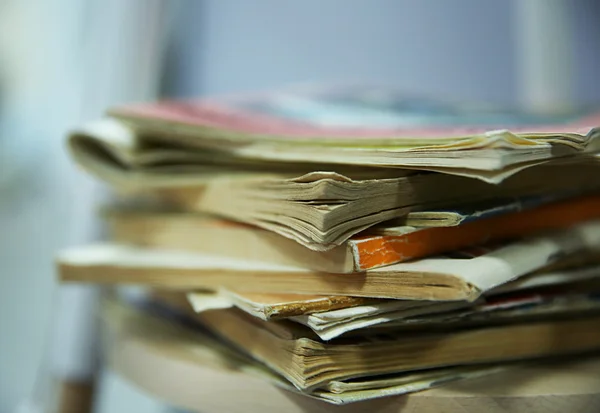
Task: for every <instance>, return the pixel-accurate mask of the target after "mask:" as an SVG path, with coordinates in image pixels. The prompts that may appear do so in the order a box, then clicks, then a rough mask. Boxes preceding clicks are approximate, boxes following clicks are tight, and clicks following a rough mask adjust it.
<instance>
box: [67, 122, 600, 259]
mask: <svg viewBox="0 0 600 413" xmlns="http://www.w3.org/2000/svg"><path fill="white" fill-rule="evenodd" d="M108 129H109V130H111V131H112V130H113V129H114V128H108ZM117 129H118V128H117ZM111 133H114V135H115V137H113V138H110V139H105V138H104V136H105V135H104V134H100V135H101V136H97V135H96V134H95V133H92V132H90V131H88V130H86V131H82V132H78V133H74V134H73V135H72V137H71V138H70V141H69V142H70V143H69V145H70V148H71V153H72V156H73V158H74V160H75V161H76V162H77V163H78V164H79V165H80V166H81V167H83V168H84V169H86V170H87V171H89V172H90V173H92V174H93V175H95V176H97V177H99V178H100V179H102V180H104V181H106V182H108V183H110V184H111V185H113V186H114V187H115V188H117V189H118V190H119V191H121V192H124V193H130V194H131V193H136V194H137V195H138V196H142V194H144V195H147V196H152V197H157V198H158V199H159V200H160V201H161V202H162V203H166V204H168V205H170V206H171V207H173V208H178V209H182V210H186V211H195V212H206V213H211V214H215V215H219V216H222V217H225V218H228V219H231V220H234V221H238V222H243V223H248V224H252V225H254V226H258V227H261V228H264V229H267V230H269V231H273V232H275V233H278V234H280V235H282V236H284V237H287V238H290V239H292V240H294V241H296V242H299V243H300V244H302V245H304V246H306V247H308V248H310V249H314V250H318V251H324V250H328V249H332V248H334V247H335V246H337V245H341V244H342V243H343V242H344V241H346V240H347V239H348V238H350V237H351V236H352V235H354V234H357V233H359V232H360V231H362V230H364V229H366V228H369V227H371V226H373V225H375V224H378V223H381V222H384V221H387V220H390V219H393V218H399V217H403V216H405V215H406V214H407V213H409V212H411V211H422V210H431V209H435V208H440V207H454V206H456V205H459V204H465V203H476V202H482V201H490V200H494V199H498V198H507V197H516V196H533V195H548V194H555V193H564V192H567V191H572V193H579V194H582V193H589V192H590V191H597V190H598V189H599V187H600V184H598V183H597V182H596V180H585V179H580V177H581V176H595V175H599V174H600V162H599V159H598V158H597V157H596V156H591V155H590V156H587V155H586V156H581V157H572V156H569V157H565V158H560V159H558V160H555V161H553V162H550V163H548V164H547V165H543V166H540V167H536V168H530V169H528V170H525V171H523V172H522V173H519V174H517V175H516V176H514V177H512V178H508V179H506V180H504V181H503V182H502V183H500V184H498V185H494V184H489V183H485V182H482V181H480V180H474V179H469V178H464V177H457V176H452V175H446V174H438V173H422V172H414V171H413V172H407V171H406V170H402V169H390V168H387V169H385V168H370V169H368V168H367V169H365V168H362V169H348V168H342V167H337V166H335V165H334V166H332V165H329V167H328V166H327V165H313V166H312V167H311V166H306V165H304V166H302V165H301V166H296V168H295V169H294V168H291V170H290V168H289V167H288V169H287V170H286V169H285V168H284V169H283V170H282V169H277V168H276V167H274V166H273V165H268V164H267V165H265V164H259V166H258V167H254V168H252V167H250V166H247V165H244V164H243V162H242V163H241V164H239V163H236V162H238V160H237V159H234V160H233V161H231V162H229V163H227V162H225V163H223V162H221V161H219V160H218V159H219V155H218V154H216V155H215V154H213V153H210V152H209V153H207V154H204V156H205V157H206V158H208V159H212V161H206V160H203V161H201V162H199V163H198V162H196V163H194V162H191V161H180V162H178V161H176V160H173V159H170V158H169V156H170V154H171V152H172V149H169V150H167V151H166V155H165V154H164V147H163V145H156V144H147V145H144V144H143V143H139V142H137V141H136V140H135V136H134V135H131V134H129V135H128V134H127V133H126V131H120V132H119V131H117V132H114V131H113V132H111ZM108 135H110V133H109V134H108ZM544 145H547V143H546V144H544ZM155 151H158V153H155ZM185 156H186V157H189V156H193V154H191V153H190V152H189V151H186V152H185ZM415 156H416V155H415ZM461 162H463V161H461ZM261 165H262V166H261Z"/></svg>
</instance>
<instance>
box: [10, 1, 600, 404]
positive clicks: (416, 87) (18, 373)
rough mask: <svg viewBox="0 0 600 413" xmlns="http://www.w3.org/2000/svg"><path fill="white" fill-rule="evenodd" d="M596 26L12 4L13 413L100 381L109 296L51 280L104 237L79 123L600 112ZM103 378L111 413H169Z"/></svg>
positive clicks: (543, 12) (221, 4) (557, 4)
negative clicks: (271, 99) (382, 102)
mask: <svg viewBox="0 0 600 413" xmlns="http://www.w3.org/2000/svg"><path fill="white" fill-rule="evenodd" d="M599 17H600V2H597V1H595V0H512V1H495V0H453V1H444V0H345V1H344V0H328V1H322V0H321V1H319V0H305V1H303V2H294V1H291V0H288V1H281V0H246V1H238V0H197V1H187V2H186V1H163V0H129V1H122V0H104V1H102V2H98V1H91V0H48V1H44V2H39V1H34V0H0V271H1V272H0V412H13V411H14V412H16V411H19V412H31V411H36V406H37V405H41V404H43V403H44V400H46V398H47V397H48V394H50V393H51V392H52V387H51V386H50V384H48V383H49V379H50V378H52V377H58V378H62V379H65V380H67V379H68V380H87V379H88V378H89V377H91V376H92V375H94V374H95V372H96V368H97V360H96V356H95V352H94V342H95V340H96V337H95V335H94V303H95V300H96V298H97V294H98V292H97V291H95V290H94V289H92V288H89V287H84V286H67V287H60V288H59V287H58V286H57V283H56V281H55V277H54V274H53V256H54V254H55V252H56V251H57V250H58V249H59V248H61V247H64V246H67V245H73V244H77V243H81V242H83V241H88V240H92V239H96V238H100V237H101V236H102V229H101V225H100V224H99V223H98V222H97V221H96V219H95V216H94V214H95V208H96V205H97V204H98V203H99V202H101V201H102V198H103V197H104V194H103V188H102V187H101V186H99V185H97V184H95V183H92V181H91V180H89V179H88V178H87V177H86V176H85V175H83V174H82V173H80V172H79V171H77V170H76V169H75V168H74V167H73V166H72V165H71V164H70V163H69V162H68V157H67V154H66V153H65V148H64V145H63V142H64V138H65V135H66V133H67V132H68V130H69V128H70V127H73V126H74V125H77V124H80V123H81V122H85V121H88V120H93V119H95V118H97V117H99V116H101V114H102V112H103V110H104V109H105V108H106V107H107V106H110V105H113V104H116V103H121V102H128V101H139V100H148V99H156V98H159V97H165V96H167V97H191V96H201V95H207V94H218V93H229V92H241V91H253V90H262V89H270V88H277V87H281V86H285V85H288V84H294V83H304V82H314V83H327V82H340V81H352V82H368V83H377V84H383V85H390V86H393V87H395V88H397V89H400V90H403V91H406V92H407V93H410V94H420V95H425V96H427V97H440V98H451V99H452V100H464V101H469V102H484V103H493V104H498V105H502V106H508V107H526V108H528V109H546V108H547V106H549V105H550V106H552V105H556V106H564V105H574V106H577V105H588V104H600V82H599V81H598V73H599V69H600V26H599V25H598V24H597V22H598V18H599ZM99 377H100V380H99V390H100V392H99V397H98V399H97V400H96V408H95V410H96V411H97V412H117V411H145V412H166V411H170V410H168V407H167V406H163V405H161V404H160V403H159V402H158V401H155V400H152V399H151V398H150V397H148V396H146V395H143V394H141V393H140V392H138V391H137V390H136V389H133V388H130V387H128V385H127V384H125V383H124V382H122V381H120V380H119V379H118V378H117V377H114V376H112V375H111V374H110V372H103V371H100V373H99ZM36 403H37V404H36ZM37 411H42V410H37Z"/></svg>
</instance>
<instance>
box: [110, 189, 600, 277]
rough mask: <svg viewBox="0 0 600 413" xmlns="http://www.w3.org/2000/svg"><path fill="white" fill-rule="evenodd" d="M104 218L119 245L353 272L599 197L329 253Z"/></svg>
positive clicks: (151, 216) (501, 235)
mask: <svg viewBox="0 0 600 413" xmlns="http://www.w3.org/2000/svg"><path fill="white" fill-rule="evenodd" d="M411 215H412V214H409V218H410V216H411ZM104 216H105V218H106V221H107V222H108V224H109V228H110V232H111V237H112V239H113V240H114V241H115V242H118V243H123V244H131V245H136V246H148V247H158V248H167V249H175V250H183V251H195V252H200V253H204V254H216V255H220V256H226V257H231V258H238V259H249V260H257V261H264V262H269V263H274V264H282V265H292V266H299V267H303V268H307V269H310V270H315V271H325V272H333V273H351V272H362V271H365V270H369V269H373V268H377V267H383V266H386V265H390V264H395V263H397V262H403V261H409V260H414V259H417V258H423V257H429V256H432V255H438V254H440V253H444V252H447V251H453V250H457V249H460V248H464V247H468V246H471V245H477V244H481V243H483V242H486V243H488V242H492V241H498V240H503V239H511V238H515V237H524V236H530V235H534V234H536V233H540V232H544V231H549V230H553V229H561V228H567V227H570V226H573V225H575V224H578V223H581V222H585V221H589V220H592V219H598V218H600V196H599V195H588V196H580V197H575V198H572V199H567V200H562V201H560V202H554V203H549V204H546V205H542V206H539V207H537V208H532V209H527V210H524V211H517V212H514V213H508V214H501V215H498V216H492V217H489V218H485V219H479V220H475V221H472V222H469V223H465V224H463V225H460V226H457V227H450V228H415V227H410V226H401V227H394V226H387V225H380V226H378V227H373V228H370V229H367V230H366V231H364V232H362V233H360V234H357V235H355V236H352V237H351V238H350V239H348V240H347V241H345V242H344V243H343V244H342V245H340V246H339V247H336V248H333V249H331V250H329V251H313V250H310V249H308V248H305V247H304V246H303V245H301V244H298V243H297V242H295V241H293V240H289V239H287V238H285V237H282V236H280V235H278V234H275V233H273V232H271V231H267V230H264V229H261V228H258V227H254V226H250V225H244V224H239V223H235V222H231V221H227V220H223V219H217V218H215V217H210V216H207V215H202V214H192V213H177V212H165V211H156V210H141V209H125V208H112V209H109V210H107V211H105V214H104Z"/></svg>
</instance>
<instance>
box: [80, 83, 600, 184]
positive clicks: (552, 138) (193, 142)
mask: <svg viewBox="0 0 600 413" xmlns="http://www.w3.org/2000/svg"><path fill="white" fill-rule="evenodd" d="M328 89H329V88H324V89H323V90H320V91H311V92H310V93H306V91H301V92H299V91H298V90H295V91H292V92H290V91H275V92H273V93H266V94H260V95H256V96H242V97H237V98H236V97H227V98H222V97H221V98H220V97H216V98H208V99H203V100H188V101H162V102H146V103H140V104H129V105H121V106H119V107H114V108H111V109H110V110H109V111H108V115H109V116H110V118H109V119H107V121H112V124H111V127H112V130H108V131H107V129H110V128H109V127H106V126H105V127H104V128H96V129H92V130H91V133H90V130H89V129H88V134H91V135H92V136H97V137H100V138H106V137H107V135H108V136H110V133H109V132H114V130H115V129H118V128H121V129H123V130H125V132H126V133H129V134H131V135H133V136H134V138H135V143H136V150H135V151H132V152H130V153H128V154H127V156H129V157H130V158H132V159H133V160H134V161H136V162H137V163H142V162H141V160H143V161H145V162H144V163H145V164H146V165H148V164H150V165H153V166H159V167H161V166H162V167H164V166H167V167H174V166H195V165H198V164H200V165H204V164H206V162H207V160H208V162H211V156H210V154H208V156H207V154H206V153H205V151H206V150H210V151H211V152H212V153H213V156H215V155H216V159H217V161H220V162H226V159H227V157H229V158H233V159H234V161H237V162H240V161H241V162H246V163H249V162H252V161H253V162H255V163H256V162H262V163H263V164H269V163H270V164H284V165H285V164H290V163H330V164H339V165H358V166H363V165H370V166H378V167H381V166H390V167H395V168H418V169H426V170H434V171H444V172H448V173H453V174H457V175H466V176H470V177H476V178H478V179H485V180H488V181H492V182H498V181H500V180H501V179H502V178H503V177H506V176H507V175H510V174H511V173H514V172H515V171H517V170H520V169H523V168H526V167H527V166H531V165H534V164H536V163H540V162H544V161H546V160H548V159H552V158H556V157H565V156H576V155H578V154H581V153H585V152H592V151H594V150H595V149H596V146H597V145H595V144H596V141H597V137H598V130H597V129H596V127H597V126H599V125H600V120H599V116H598V114H597V113H595V112H592V111H582V112H579V113H561V114H556V113H554V114H548V115H546V116H544V115H543V114H539V113H537V114H532V113H529V114H528V113H515V112H514V111H505V110H496V109H491V108H489V107H485V105H471V106H470V107H465V106H464V105H456V104H450V103H448V102H445V103H444V102H427V103H426V104H425V105H422V102H416V106H413V105H414V104H415V101H414V100H411V99H406V98H405V97H404V96H402V95H401V94H399V93H397V92H396V93H394V92H390V90H389V89H383V88H371V87H366V88H361V90H360V92H358V93H357V88H354V87H353V88H349V89H348V90H347V91H344V92H340V88H336V90H335V91H334V92H333V93H332V92H330V90H328ZM373 96H378V98H375V99H373V98H372V97H373ZM424 107H425V109H423V108H424ZM124 158H125V156H124V155H121V156H120V158H119V159H120V160H122V159H124ZM212 162H213V163H214V162H215V159H214V158H213V159H212Z"/></svg>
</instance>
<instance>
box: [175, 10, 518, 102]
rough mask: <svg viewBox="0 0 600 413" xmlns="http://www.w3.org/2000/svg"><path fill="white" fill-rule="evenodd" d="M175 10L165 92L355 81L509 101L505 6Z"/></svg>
mask: <svg viewBox="0 0 600 413" xmlns="http://www.w3.org/2000/svg"><path fill="white" fill-rule="evenodd" d="M179 12H180V16H179V22H180V24H179V25H178V26H177V27H176V31H175V33H174V43H173V48H172V50H171V55H170V57H171V59H170V61H168V63H167V68H168V82H167V89H166V92H167V93H168V94H172V95H178V96H191V95H197V94H199V93H221V92H229V91H246V90H254V89H265V88H270V87H276V86H281V85H283V84H286V83H295V82H305V81H325V82H326V81H345V80H346V81H361V80H365V81H379V82H381V83H383V84H385V85H387V84H389V85H394V86H398V87H399V88H401V89H403V90H408V91H415V92H419V93H425V94H432V95H447V96H451V97H462V98H465V99H472V100H489V101H493V102H501V103H505V102H511V100H512V99H513V98H514V92H515V90H514V84H515V70H514V65H513V60H512V58H513V57H512V38H511V27H510V2H504V1H495V0H454V1H437V0H420V1H414V0H377V1H368V0H356V1H343V2H342V1H320V0H305V1H302V2H292V1H287V2H286V1H277V0H262V1H245V2H238V1H232V0H225V1H215V0H211V1H202V2H194V3H187V4H186V7H182V8H181V9H180V10H179Z"/></svg>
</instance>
